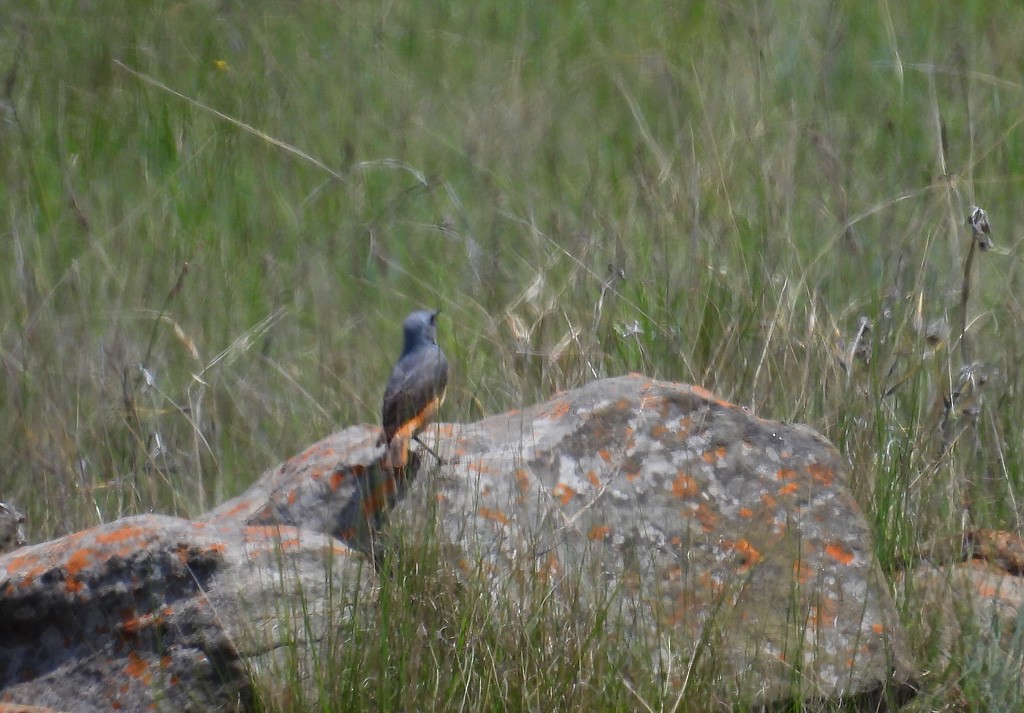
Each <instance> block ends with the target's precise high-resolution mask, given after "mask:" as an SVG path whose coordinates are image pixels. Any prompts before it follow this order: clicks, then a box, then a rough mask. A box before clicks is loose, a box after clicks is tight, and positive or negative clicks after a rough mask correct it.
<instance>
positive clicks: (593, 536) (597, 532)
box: [587, 525, 612, 540]
mask: <svg viewBox="0 0 1024 713" xmlns="http://www.w3.org/2000/svg"><path fill="white" fill-rule="evenodd" d="M611 531H612V528H611V527H609V526H608V525H594V526H593V527H592V528H590V532H588V533H587V539H588V540H603V539H604V538H605V537H607V536H608V535H609V534H611Z"/></svg>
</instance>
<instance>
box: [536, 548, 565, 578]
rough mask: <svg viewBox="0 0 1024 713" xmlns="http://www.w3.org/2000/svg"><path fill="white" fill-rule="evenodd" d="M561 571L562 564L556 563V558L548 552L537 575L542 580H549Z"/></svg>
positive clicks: (552, 553)
mask: <svg viewBox="0 0 1024 713" xmlns="http://www.w3.org/2000/svg"><path fill="white" fill-rule="evenodd" d="M561 571H562V563H561V562H559V561H558V557H557V556H556V555H555V553H554V552H548V556H547V557H546V558H545V559H544V562H543V563H541V566H540V568H539V570H538V572H537V573H538V574H539V575H540V576H541V577H542V578H544V579H550V578H551V576H552V575H557V574H558V573H559V572H561Z"/></svg>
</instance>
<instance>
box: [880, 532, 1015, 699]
mask: <svg viewBox="0 0 1024 713" xmlns="http://www.w3.org/2000/svg"><path fill="white" fill-rule="evenodd" d="M1022 575H1024V539H1022V538H1021V537H1020V536H1018V535H1015V534H1013V533H1010V532H1001V531H998V530H987V529H981V530H970V531H967V532H964V533H963V534H961V535H957V536H955V537H944V538H940V539H938V540H936V541H934V542H932V543H930V544H929V545H928V546H927V547H924V548H922V551H921V553H920V556H919V561H918V562H917V564H916V565H915V566H914V567H913V568H912V569H910V570H908V571H907V572H905V573H903V574H902V576H901V577H900V578H899V579H898V580H897V587H896V591H897V592H900V593H901V594H902V595H903V596H905V597H907V598H908V599H909V600H911V601H914V602H916V603H917V604H916V606H917V608H918V610H919V611H920V612H921V613H922V615H921V616H920V617H916V618H915V620H914V625H913V626H912V627H911V630H910V633H911V635H912V636H914V637H915V639H917V640H918V642H919V648H920V649H921V650H923V651H934V652H936V655H935V663H936V665H937V666H938V667H940V668H945V667H947V666H959V665H962V664H963V663H964V662H966V661H972V660H976V659H977V658H978V657H979V656H984V657H991V658H992V659H993V660H998V661H1002V662H1005V663H1004V665H1014V666H1016V669H1017V672H1016V673H1015V674H1013V676H1014V678H1015V679H1017V678H1019V677H1021V676H1024V644H1022V639H1021V632H1022V628H1021V627H1022V624H1021V621H1022V620H1021V616H1022V612H1024V576H1022ZM965 646H968V647H972V648H969V649H965Z"/></svg>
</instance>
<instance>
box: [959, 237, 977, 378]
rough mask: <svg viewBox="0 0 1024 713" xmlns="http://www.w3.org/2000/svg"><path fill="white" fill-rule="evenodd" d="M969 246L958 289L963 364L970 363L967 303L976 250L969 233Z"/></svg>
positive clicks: (969, 295) (973, 238) (974, 240)
mask: <svg viewBox="0 0 1024 713" xmlns="http://www.w3.org/2000/svg"><path fill="white" fill-rule="evenodd" d="M969 242H970V245H969V247H968V248H967V259H966V260H965V261H964V279H963V283H962V285H961V287H960V330H959V332H960V338H959V340H958V341H959V343H960V354H961V355H962V358H963V363H964V364H969V363H970V362H971V345H970V343H969V342H968V341H967V301H968V300H969V299H970V297H971V267H972V266H973V264H974V253H975V251H976V249H977V247H976V244H977V240H976V239H975V236H974V233H973V231H972V233H971V239H970V241H969Z"/></svg>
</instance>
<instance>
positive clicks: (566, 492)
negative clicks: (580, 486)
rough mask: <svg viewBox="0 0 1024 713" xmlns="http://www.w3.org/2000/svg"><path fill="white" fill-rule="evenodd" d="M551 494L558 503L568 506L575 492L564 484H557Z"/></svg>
mask: <svg viewBox="0 0 1024 713" xmlns="http://www.w3.org/2000/svg"><path fill="white" fill-rule="evenodd" d="M551 494H552V495H554V496H555V497H556V498H558V502H559V503H561V504H562V505H568V504H569V501H570V500H572V499H573V498H574V497H576V491H575V490H573V489H572V488H570V487H569V486H568V485H566V484H565V483H559V484H558V485H556V486H555V488H554V490H552V491H551Z"/></svg>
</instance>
